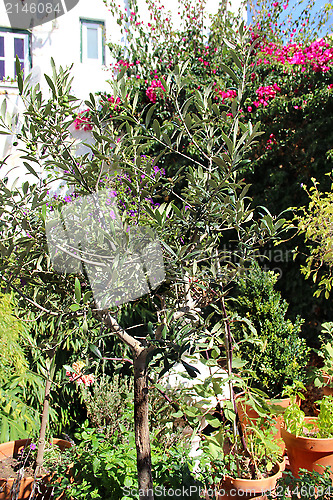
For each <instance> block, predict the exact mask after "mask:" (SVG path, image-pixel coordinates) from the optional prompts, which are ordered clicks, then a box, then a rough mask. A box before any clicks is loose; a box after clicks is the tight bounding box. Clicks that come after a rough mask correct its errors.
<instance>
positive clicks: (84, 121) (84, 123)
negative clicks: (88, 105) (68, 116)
mask: <svg viewBox="0 0 333 500" xmlns="http://www.w3.org/2000/svg"><path fill="white" fill-rule="evenodd" d="M74 127H75V129H76V130H82V129H83V130H85V131H87V130H92V128H93V124H92V123H91V121H90V111H89V109H85V110H84V111H81V112H80V113H78V116H77V118H75V120H74Z"/></svg>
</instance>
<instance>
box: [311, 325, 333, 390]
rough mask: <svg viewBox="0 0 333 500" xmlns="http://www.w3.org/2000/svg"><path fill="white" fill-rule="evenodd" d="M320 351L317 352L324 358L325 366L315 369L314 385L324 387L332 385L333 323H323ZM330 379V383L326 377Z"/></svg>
mask: <svg viewBox="0 0 333 500" xmlns="http://www.w3.org/2000/svg"><path fill="white" fill-rule="evenodd" d="M319 340H320V344H321V345H320V349H318V350H315V352H316V353H317V354H318V355H319V356H320V357H321V358H322V360H323V362H324V365H323V366H322V367H321V368H317V369H314V376H315V379H314V385H315V386H316V387H323V385H329V386H331V384H332V377H333V323H332V322H328V323H323V324H322V325H321V335H320V336H319ZM326 376H328V377H329V381H328V382H329V383H327V379H325V377H326Z"/></svg>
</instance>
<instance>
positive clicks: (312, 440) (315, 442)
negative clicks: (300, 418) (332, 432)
mask: <svg viewBox="0 0 333 500" xmlns="http://www.w3.org/2000/svg"><path fill="white" fill-rule="evenodd" d="M316 421H317V417H305V419H304V422H305V423H316ZM281 435H282V439H283V440H284V441H285V438H286V439H287V440H289V441H297V443H298V444H299V445H301V446H302V444H303V445H304V447H306V448H307V449H308V448H309V447H310V448H311V449H312V451H321V450H322V448H324V449H325V448H328V449H330V450H333V437H332V438H316V437H311V436H309V437H307V436H296V435H295V434H292V433H291V432H289V431H287V429H286V428H285V422H283V424H282V426H281ZM316 448H320V450H319V449H318V450H317V449H316Z"/></svg>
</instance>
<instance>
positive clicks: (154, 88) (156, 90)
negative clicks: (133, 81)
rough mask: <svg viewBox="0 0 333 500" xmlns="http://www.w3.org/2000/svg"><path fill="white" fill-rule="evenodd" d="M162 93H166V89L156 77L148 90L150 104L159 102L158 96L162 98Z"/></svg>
mask: <svg viewBox="0 0 333 500" xmlns="http://www.w3.org/2000/svg"><path fill="white" fill-rule="evenodd" d="M161 91H162V92H165V88H164V87H163V84H162V82H161V81H160V80H159V79H158V78H157V77H155V78H154V80H153V81H152V82H151V84H150V86H149V87H148V88H147V90H146V96H147V97H148V99H149V101H150V102H153V103H155V102H156V100H157V94H158V95H160V96H161V95H163V94H162V92H161Z"/></svg>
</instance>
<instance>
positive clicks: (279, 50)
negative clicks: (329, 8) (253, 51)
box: [257, 39, 333, 73]
mask: <svg viewBox="0 0 333 500" xmlns="http://www.w3.org/2000/svg"><path fill="white" fill-rule="evenodd" d="M260 51H261V52H262V54H263V55H267V56H269V57H270V59H271V60H275V61H278V62H280V63H282V64H286V63H289V64H291V65H296V66H301V68H302V69H301V71H305V70H306V67H307V66H310V67H311V68H312V69H313V71H316V72H323V73H326V72H327V71H329V70H330V69H331V67H332V61H333V47H331V46H330V44H328V43H327V42H325V40H323V39H320V40H316V41H315V42H312V43H311V44H310V45H309V46H308V47H304V46H302V45H301V44H296V43H290V44H288V45H285V46H282V47H279V46H278V45H276V44H275V43H268V44H266V45H262V46H261V47H260ZM261 63H264V64H270V61H269V60H268V59H260V58H259V59H258V62H257V64H261Z"/></svg>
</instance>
